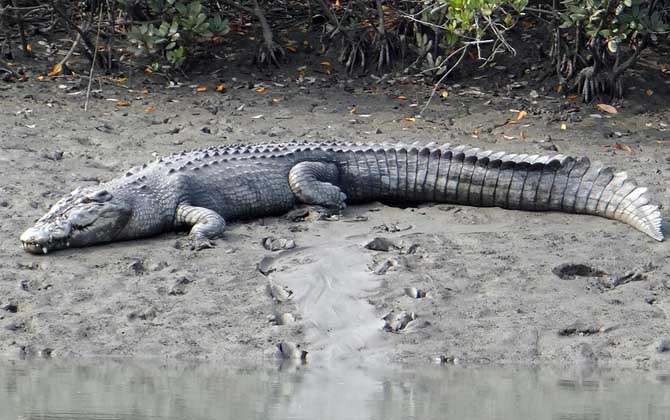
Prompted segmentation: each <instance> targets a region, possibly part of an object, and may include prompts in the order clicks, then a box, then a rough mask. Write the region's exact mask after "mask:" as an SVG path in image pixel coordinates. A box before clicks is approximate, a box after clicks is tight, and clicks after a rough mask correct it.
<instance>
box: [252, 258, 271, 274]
mask: <svg viewBox="0 0 670 420" xmlns="http://www.w3.org/2000/svg"><path fill="white" fill-rule="evenodd" d="M274 262H275V259H274V258H272V257H263V259H262V260H261V261H260V262H259V263H258V264H257V265H256V269H257V270H258V271H260V272H261V274H263V275H264V276H267V275H268V274H270V273H272V272H273V271H275V270H276V269H275V268H274V267H272V264H273V263H274Z"/></svg>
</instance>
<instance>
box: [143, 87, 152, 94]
mask: <svg viewBox="0 0 670 420" xmlns="http://www.w3.org/2000/svg"><path fill="white" fill-rule="evenodd" d="M142 93H143V94H145V95H148V94H149V93H150V92H149V89H146V88H145V89H144V90H142Z"/></svg>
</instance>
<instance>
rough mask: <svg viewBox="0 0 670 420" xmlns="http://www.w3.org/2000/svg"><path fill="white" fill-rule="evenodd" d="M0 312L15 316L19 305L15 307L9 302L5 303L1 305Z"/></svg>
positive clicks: (14, 304)
mask: <svg viewBox="0 0 670 420" xmlns="http://www.w3.org/2000/svg"><path fill="white" fill-rule="evenodd" d="M2 310H4V311H7V312H11V313H13V314H15V313H17V312H18V311H19V305H17V304H16V303H11V302H10V303H6V304H4V305H2Z"/></svg>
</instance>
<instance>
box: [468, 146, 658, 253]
mask: <svg viewBox="0 0 670 420" xmlns="http://www.w3.org/2000/svg"><path fill="white" fill-rule="evenodd" d="M466 153H467V152H466ZM469 159H470V160H471V161H472V160H473V159H474V161H475V163H474V167H475V169H474V170H473V175H472V176H471V181H470V182H471V184H472V186H471V187H470V191H471V192H472V191H473V188H474V190H475V191H477V188H478V185H479V184H481V185H482V187H481V200H482V202H481V203H480V205H495V206H499V207H503V208H511V209H522V210H533V211H541V210H554V211H562V212H567V213H583V214H592V215H596V216H601V217H606V218H609V219H615V220H620V221H622V222H624V223H627V224H629V225H631V226H633V227H634V228H635V229H637V230H639V231H641V232H644V233H646V234H647V235H649V236H651V237H652V238H654V239H656V240H658V241H662V240H663V233H662V231H661V213H660V210H659V207H658V206H657V205H653V204H649V202H650V200H649V197H648V195H647V188H644V187H639V186H637V184H636V183H635V181H633V180H631V179H629V178H628V175H627V174H626V173H625V172H618V173H614V171H613V169H612V168H610V167H606V166H604V165H603V164H602V163H601V162H591V161H590V160H589V159H588V158H586V157H583V158H573V157H570V156H564V155H554V156H538V155H531V156H529V155H514V154H495V155H494V154H489V153H488V152H483V153H477V154H476V155H475V157H474V158H472V157H470V158H469ZM467 161H468V157H466V158H465V159H464V162H467ZM477 167H480V168H481V169H480V171H479V173H483V176H481V175H480V176H477ZM491 169H493V171H492V173H491V175H490V176H488V175H489V174H488V172H491ZM488 178H490V181H489V180H488ZM494 178H495V186H493V185H494V184H493V179H494ZM468 198H470V197H468ZM469 201H471V200H469Z"/></svg>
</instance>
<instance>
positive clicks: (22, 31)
mask: <svg viewBox="0 0 670 420" xmlns="http://www.w3.org/2000/svg"><path fill="white" fill-rule="evenodd" d="M10 4H11V5H12V7H14V6H16V3H15V0H11V1H10ZM14 19H16V23H18V25H19V34H20V35H21V46H22V47H23V53H24V54H30V51H29V50H28V41H26V25H25V23H24V22H23V19H24V16H21V14H19V13H18V11H17V10H16V9H14Z"/></svg>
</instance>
